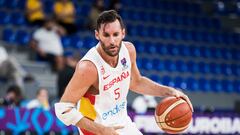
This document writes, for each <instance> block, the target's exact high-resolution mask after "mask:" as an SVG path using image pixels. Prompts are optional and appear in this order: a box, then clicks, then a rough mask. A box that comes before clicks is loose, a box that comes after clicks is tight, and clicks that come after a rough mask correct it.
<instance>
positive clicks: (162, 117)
mask: <svg viewBox="0 0 240 135" xmlns="http://www.w3.org/2000/svg"><path fill="white" fill-rule="evenodd" d="M183 103H186V102H185V100H183V99H180V100H177V101H175V102H174V103H173V104H172V105H170V106H169V107H168V108H167V109H166V110H165V111H164V112H163V114H161V115H160V116H158V115H157V112H156V111H155V120H156V123H157V125H158V126H160V127H161V128H162V129H163V130H169V131H170V130H172V131H174V132H180V131H183V130H185V129H186V128H187V127H188V125H186V126H183V127H171V126H169V125H167V123H166V121H165V118H166V116H167V114H168V113H169V112H171V110H172V109H173V108H175V107H176V106H178V105H180V104H183ZM190 112H191V111H189V112H187V113H185V114H184V115H182V116H179V117H177V118H174V119H173V120H170V121H167V122H171V121H174V120H177V119H179V118H182V117H184V116H185V115H188V114H189V113H190ZM164 121H165V122H164Z"/></svg>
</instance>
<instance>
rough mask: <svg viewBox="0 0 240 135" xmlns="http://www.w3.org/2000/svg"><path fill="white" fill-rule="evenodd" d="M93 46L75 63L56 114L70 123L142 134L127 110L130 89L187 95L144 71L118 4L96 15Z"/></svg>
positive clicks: (86, 134) (103, 132)
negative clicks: (163, 83)
mask: <svg viewBox="0 0 240 135" xmlns="http://www.w3.org/2000/svg"><path fill="white" fill-rule="evenodd" d="M95 37H96V39H97V40H98V41H99V43H98V44H97V45H96V46H95V47H93V48H91V49H90V50H89V51H88V52H87V54H86V55H85V56H84V57H83V58H82V59H81V60H80V62H79V63H78V65H77V66H76V70H75V73H74V75H73V77H72V79H71V80H70V82H69V84H68V86H67V87H66V90H65V93H64V94H63V96H62V98H61V100H60V102H59V103H56V104H55V112H56V115H57V117H58V118H59V119H60V120H61V121H62V122H63V123H65V124H66V125H76V126H77V127H78V128H79V129H80V130H79V131H80V134H83V135H93V134H95V135H142V133H141V132H140V131H139V130H138V129H137V127H136V125H135V124H134V123H133V122H132V121H131V119H130V118H129V116H128V115H127V100H126V98H127V94H128V90H129V89H130V90H132V91H134V92H137V93H140V94H148V95H152V96H175V97H181V98H184V99H185V100H186V101H187V102H188V104H189V105H190V106H191V107H192V105H191V103H190V101H189V99H188V97H187V96H186V95H185V94H183V93H182V92H180V91H177V90H176V89H174V88H171V87H167V86H163V85H160V84H157V83H155V82H153V81H151V80H150V79H148V78H146V77H143V76H141V74H140V72H139V70H138V68H137V64H136V50H135V47H134V45H133V44H132V43H130V42H126V41H122V40H123V38H124V37H125V28H124V24H123V21H122V19H121V17H120V16H119V15H118V14H117V13H116V11H114V10H109V11H104V12H103V13H101V14H100V15H99V18H98V19H97V27H96V30H95Z"/></svg>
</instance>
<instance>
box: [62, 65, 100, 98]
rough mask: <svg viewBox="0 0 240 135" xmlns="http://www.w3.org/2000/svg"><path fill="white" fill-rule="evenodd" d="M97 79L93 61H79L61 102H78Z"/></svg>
mask: <svg viewBox="0 0 240 135" xmlns="http://www.w3.org/2000/svg"><path fill="white" fill-rule="evenodd" d="M96 79H97V70H96V69H95V67H94V66H92V63H89V62H86V61H85V62H79V63H78V65H77V67H76V70H75V72H74V74H73V77H72V78H71V80H70V82H69V83H68V85H67V87H66V89H65V92H64V94H63V96H62V98H61V102H71V103H77V102H78V101H79V100H80V99H81V98H82V96H84V94H85V93H86V92H87V90H88V89H89V87H90V86H91V85H93V83H94V82H95V81H96Z"/></svg>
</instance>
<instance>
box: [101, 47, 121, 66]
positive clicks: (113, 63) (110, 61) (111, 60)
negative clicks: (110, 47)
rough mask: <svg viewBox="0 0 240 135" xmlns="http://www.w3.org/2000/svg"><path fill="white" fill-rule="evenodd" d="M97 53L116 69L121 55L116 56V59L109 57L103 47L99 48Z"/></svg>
mask: <svg viewBox="0 0 240 135" xmlns="http://www.w3.org/2000/svg"><path fill="white" fill-rule="evenodd" d="M97 51H98V53H99V54H100V56H101V57H102V59H103V60H104V61H105V62H106V63H108V64H109V65H110V66H111V67H116V66H117V64H118V56H119V55H117V56H114V57H112V56H109V55H108V54H107V53H105V52H104V50H103V49H102V48H101V46H99V47H98V48H97Z"/></svg>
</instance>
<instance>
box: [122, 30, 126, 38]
mask: <svg viewBox="0 0 240 135" xmlns="http://www.w3.org/2000/svg"><path fill="white" fill-rule="evenodd" d="M122 35H123V39H124V38H125V35H126V30H125V29H123V30H122Z"/></svg>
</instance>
